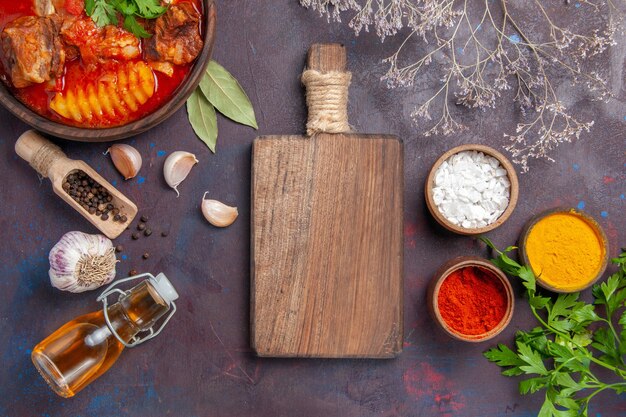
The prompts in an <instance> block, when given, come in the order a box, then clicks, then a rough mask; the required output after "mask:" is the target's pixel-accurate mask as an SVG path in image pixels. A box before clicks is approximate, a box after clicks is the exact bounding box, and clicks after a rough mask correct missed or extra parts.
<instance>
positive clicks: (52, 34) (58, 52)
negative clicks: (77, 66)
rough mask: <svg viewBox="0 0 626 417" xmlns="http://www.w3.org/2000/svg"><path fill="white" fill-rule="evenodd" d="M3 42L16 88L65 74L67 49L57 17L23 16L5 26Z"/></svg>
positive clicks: (5, 61)
mask: <svg viewBox="0 0 626 417" xmlns="http://www.w3.org/2000/svg"><path fill="white" fill-rule="evenodd" d="M0 42H1V43H2V57H3V64H4V67H5V69H6V70H7V72H8V73H9V76H10V77H11V82H12V83H13V86H14V87H16V88H22V87H28V86H29V85H31V84H40V83H43V82H46V81H49V80H51V79H53V78H57V77H60V76H61V75H62V74H63V67H64V65H65V51H64V50H63V45H62V43H61V40H60V38H59V28H58V26H57V23H55V20H54V19H52V18H49V17H36V16H24V17H20V18H18V19H16V20H14V21H12V22H10V23H8V24H7V25H6V26H5V28H4V30H3V31H2V35H0Z"/></svg>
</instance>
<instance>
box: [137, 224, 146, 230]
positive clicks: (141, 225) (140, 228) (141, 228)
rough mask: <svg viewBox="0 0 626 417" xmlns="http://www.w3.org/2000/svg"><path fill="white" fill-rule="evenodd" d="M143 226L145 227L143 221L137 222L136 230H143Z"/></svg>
mask: <svg viewBox="0 0 626 417" xmlns="http://www.w3.org/2000/svg"><path fill="white" fill-rule="evenodd" d="M145 228H146V224H145V223H139V224H138V225H137V230H139V231H142V230H145Z"/></svg>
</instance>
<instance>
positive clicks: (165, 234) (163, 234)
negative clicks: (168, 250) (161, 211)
mask: <svg viewBox="0 0 626 417" xmlns="http://www.w3.org/2000/svg"><path fill="white" fill-rule="evenodd" d="M167 235H169V233H168V232H167V231H162V232H161V236H162V237H167Z"/></svg>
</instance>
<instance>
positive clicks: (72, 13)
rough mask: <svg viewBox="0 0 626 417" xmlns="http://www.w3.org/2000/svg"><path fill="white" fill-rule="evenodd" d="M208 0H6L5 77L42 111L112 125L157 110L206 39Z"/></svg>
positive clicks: (1, 10)
mask: <svg viewBox="0 0 626 417" xmlns="http://www.w3.org/2000/svg"><path fill="white" fill-rule="evenodd" d="M201 21H202V3H201V1H200V0H178V1H173V2H169V3H168V4H165V2H161V1H160V0H32V1H14V2H0V31H1V34H0V45H1V48H0V62H1V63H2V66H1V67H0V78H1V79H2V80H3V81H4V83H5V84H6V85H7V86H8V87H9V89H10V90H11V92H12V93H13V94H14V95H15V97H17V98H18V99H19V100H20V101H21V102H22V103H24V104H25V105H26V106H27V107H29V108H30V109H32V110H33V111H35V112H36V113H38V114H40V115H42V116H44V117H46V118H48V119H50V120H53V121H56V122H60V123H64V124H68V125H73V126H80V127H93V128H105V127H112V126H119V125H123V124H126V123H129V122H132V121H134V120H137V119H140V118H142V117H143V116H146V115H147V114H149V113H151V112H153V111H154V110H156V109H157V108H159V107H160V106H161V105H162V104H164V103H165V102H167V101H168V100H169V98H170V97H171V96H172V94H173V93H174V92H175V91H176V89H177V88H178V87H179V86H180V85H181V83H182V82H183V80H184V79H185V77H186V76H187V74H188V73H189V70H190V68H191V65H192V64H193V62H194V61H195V60H196V58H197V56H198V55H199V54H200V51H201V50H202V47H203V40H202V34H201V32H200V27H201V25H200V22H201Z"/></svg>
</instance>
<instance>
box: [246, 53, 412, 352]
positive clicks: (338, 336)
mask: <svg viewBox="0 0 626 417" xmlns="http://www.w3.org/2000/svg"><path fill="white" fill-rule="evenodd" d="M350 78H351V74H350V73H348V72H346V51H345V48H344V47H343V46H342V45H337V44H325V45H320V44H317V45H313V46H312V47H311V49H310V50H309V54H308V69H307V70H306V71H305V72H304V74H303V76H302V81H303V83H304V84H305V85H306V88H307V106H308V108H309V120H308V123H307V133H308V135H309V136H263V137H259V138H257V139H256V140H255V141H254V143H253V147H252V155H253V157H252V160H253V163H252V259H251V264H252V265H251V266H252V277H251V279H252V285H251V314H250V316H251V344H252V348H253V349H254V351H255V352H256V353H257V354H258V355H260V356H282V357H333V358H345V357H352V358H362V357H368V358H389V357H393V356H395V355H396V354H398V353H399V352H400V351H401V350H402V339H403V337H402V334H403V279H402V276H403V269H402V268H403V261H402V259H403V239H404V237H403V191H404V187H403V178H404V173H403V146H402V142H401V141H400V140H399V139H398V138H396V137H394V136H389V135H360V134H351V133H348V131H349V129H350V127H349V124H348V119H347V103H348V86H349V83H350Z"/></svg>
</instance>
